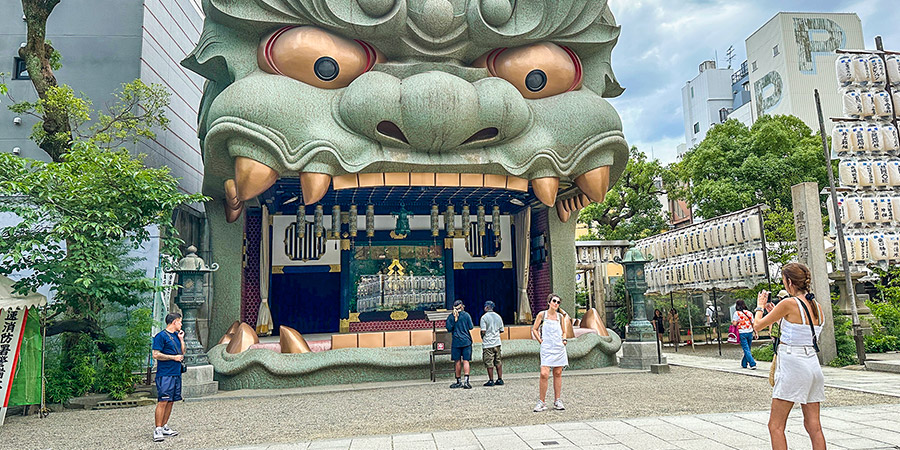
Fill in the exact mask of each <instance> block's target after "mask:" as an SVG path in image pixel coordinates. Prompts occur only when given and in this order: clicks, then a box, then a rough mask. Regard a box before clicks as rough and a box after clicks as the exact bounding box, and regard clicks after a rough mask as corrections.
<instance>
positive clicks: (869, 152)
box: [828, 52, 900, 271]
mask: <svg viewBox="0 0 900 450" xmlns="http://www.w3.org/2000/svg"><path fill="white" fill-rule="evenodd" d="M835 64H836V69H837V81H838V84H839V89H840V93H841V96H842V99H843V102H842V103H843V116H844V118H845V120H843V121H841V122H837V123H836V124H835V127H834V129H833V131H832V136H831V138H832V140H831V146H832V151H833V153H835V154H836V155H837V157H838V159H840V163H839V165H838V181H839V183H840V185H841V188H842V189H841V192H840V193H839V195H838V211H837V212H836V211H834V210H833V209H834V208H833V206H832V203H831V202H828V212H829V217H830V218H831V224H832V230H831V231H832V233H831V234H832V236H834V235H836V229H835V228H834V226H835V224H836V223H838V221H837V220H836V217H837V216H839V217H840V226H842V227H843V229H844V239H845V243H846V248H847V259H848V261H849V263H850V265H851V266H852V269H851V270H853V271H859V270H863V269H864V268H865V266H866V265H868V264H872V263H876V264H880V265H887V264H889V263H892V262H894V263H896V262H900V135H898V130H897V116H898V106H900V55H893V54H885V53H881V52H877V53H860V54H840V55H838V58H837V61H836V63H835ZM836 213H837V214H836Z"/></svg>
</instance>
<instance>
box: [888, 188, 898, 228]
mask: <svg viewBox="0 0 900 450" xmlns="http://www.w3.org/2000/svg"><path fill="white" fill-rule="evenodd" d="M886 195H890V196H891V210H893V212H894V220H895V221H898V222H900V197H898V196H897V195H892V194H886Z"/></svg>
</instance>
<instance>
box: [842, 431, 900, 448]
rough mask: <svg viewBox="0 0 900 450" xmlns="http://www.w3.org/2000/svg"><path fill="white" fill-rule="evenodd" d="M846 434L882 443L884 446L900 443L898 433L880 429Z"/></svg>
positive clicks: (899, 434)
mask: <svg viewBox="0 0 900 450" xmlns="http://www.w3.org/2000/svg"><path fill="white" fill-rule="evenodd" d="M847 433H849V434H853V435H856V436H860V437H864V438H868V439H872V440H873V441H879V442H884V443H885V444H892V445H893V444H898V443H900V433H898V432H896V431H889V430H884V429H881V428H859V429H856V430H847Z"/></svg>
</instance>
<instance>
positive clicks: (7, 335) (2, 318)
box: [0, 308, 28, 425]
mask: <svg viewBox="0 0 900 450" xmlns="http://www.w3.org/2000/svg"><path fill="white" fill-rule="evenodd" d="M27 319H28V309H27V308H22V309H18V310H16V309H5V310H0V400H2V403H0V425H3V420H4V419H5V418H6V407H7V405H8V404H9V395H10V393H11V392H12V389H11V385H12V379H13V375H15V373H16V363H17V362H18V361H19V348H20V347H21V346H22V336H23V334H24V331H25V321H26V320H27Z"/></svg>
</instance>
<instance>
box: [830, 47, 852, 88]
mask: <svg viewBox="0 0 900 450" xmlns="http://www.w3.org/2000/svg"><path fill="white" fill-rule="evenodd" d="M834 70H835V72H837V81H838V84H840V85H841V86H845V85H848V84H850V83H853V57H851V56H850V55H838V57H837V59H836V60H835V61H834Z"/></svg>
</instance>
